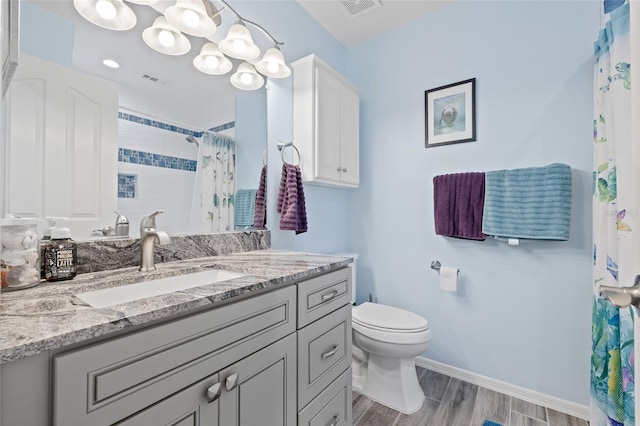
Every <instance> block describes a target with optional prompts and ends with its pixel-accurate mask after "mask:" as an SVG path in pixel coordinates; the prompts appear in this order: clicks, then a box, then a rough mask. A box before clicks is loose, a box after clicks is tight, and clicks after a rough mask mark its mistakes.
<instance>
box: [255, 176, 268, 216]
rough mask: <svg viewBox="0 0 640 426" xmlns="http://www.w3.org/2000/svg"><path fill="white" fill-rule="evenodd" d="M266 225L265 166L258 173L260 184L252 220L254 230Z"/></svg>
mask: <svg viewBox="0 0 640 426" xmlns="http://www.w3.org/2000/svg"><path fill="white" fill-rule="evenodd" d="M266 223H267V166H266V165H265V166H262V172H260V184H259V185H258V192H256V214H255V216H254V218H253V227H254V228H255V229H264V225H265V224H266Z"/></svg>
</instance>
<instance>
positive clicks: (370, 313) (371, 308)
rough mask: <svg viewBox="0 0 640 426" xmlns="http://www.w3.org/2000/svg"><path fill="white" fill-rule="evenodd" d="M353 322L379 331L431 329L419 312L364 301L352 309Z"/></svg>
mask: <svg viewBox="0 0 640 426" xmlns="http://www.w3.org/2000/svg"><path fill="white" fill-rule="evenodd" d="M351 315H352V318H353V322H355V323H358V324H360V325H362V326H365V327H368V328H372V329H374V330H379V331H387V332H397V333H409V332H419V331H425V330H428V329H429V322H428V321H427V320H426V319H424V318H423V317H421V316H420V315H418V314H415V313H413V312H409V311H407V310H404V309H400V308H396V307H394V306H387V305H381V304H379V303H370V302H364V303H363V304H362V305H359V306H356V307H355V308H353V309H352V311H351Z"/></svg>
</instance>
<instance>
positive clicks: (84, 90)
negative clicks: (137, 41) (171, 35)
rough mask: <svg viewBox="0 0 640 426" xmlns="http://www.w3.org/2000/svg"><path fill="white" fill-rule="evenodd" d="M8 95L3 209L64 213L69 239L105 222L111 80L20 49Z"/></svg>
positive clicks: (114, 129) (113, 103) (112, 205)
mask: <svg viewBox="0 0 640 426" xmlns="http://www.w3.org/2000/svg"><path fill="white" fill-rule="evenodd" d="M7 97H8V99H7V106H8V108H7V109H6V110H5V111H6V114H7V115H8V117H7V122H8V129H7V133H6V136H7V143H6V150H7V152H6V157H5V173H6V174H5V211H4V214H13V215H15V216H19V217H40V218H43V217H45V216H57V217H68V218H69V223H68V225H69V227H70V228H71V232H72V236H73V237H74V238H87V237H89V236H90V235H91V231H92V230H94V229H98V228H103V227H104V226H105V224H106V223H109V222H111V221H112V220H113V211H114V210H116V209H117V166H118V87H117V85H115V84H114V83H111V82H109V81H106V80H103V79H100V78H97V77H94V76H91V75H89V74H85V73H82V72H79V71H75V70H73V69H70V68H67V67H63V66H61V65H58V64H54V63H52V62H48V61H45V60H42V59H39V58H36V57H33V56H29V55H25V54H21V55H20V66H19V67H18V69H17V71H16V74H15V77H14V80H13V82H12V84H11V87H10V89H9V92H8V95H7Z"/></svg>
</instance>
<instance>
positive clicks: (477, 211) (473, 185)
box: [433, 172, 486, 240]
mask: <svg viewBox="0 0 640 426" xmlns="http://www.w3.org/2000/svg"><path fill="white" fill-rule="evenodd" d="M484 181H485V175H484V173H481V172H474V173H454V174H449V175H440V176H436V177H434V178H433V214H434V215H433V216H434V221H435V225H436V234H437V235H445V236H447V237H455V238H465V239H468V240H484V239H485V238H486V235H485V234H483V233H482V212H483V210H484Z"/></svg>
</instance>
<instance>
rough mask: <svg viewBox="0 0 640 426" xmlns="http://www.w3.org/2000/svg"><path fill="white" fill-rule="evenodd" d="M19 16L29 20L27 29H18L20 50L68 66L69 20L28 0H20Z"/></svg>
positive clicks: (70, 46)
mask: <svg viewBox="0 0 640 426" xmlns="http://www.w3.org/2000/svg"><path fill="white" fill-rule="evenodd" d="M20 20H21V21H23V22H29V23H30V24H29V31H20V51H21V52H25V53H28V54H30V55H33V56H37V57H39V58H42V59H46V60H47V61H51V62H55V63H57V64H60V65H64V66H67V67H70V66H72V63H73V23H71V21H70V20H69V19H67V18H64V17H62V16H60V15H57V14H55V13H51V12H49V11H48V10H46V9H43V8H41V7H37V6H33V5H32V4H30V3H28V2H21V3H20ZM31 23H33V24H31ZM21 28H25V27H24V26H21Z"/></svg>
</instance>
